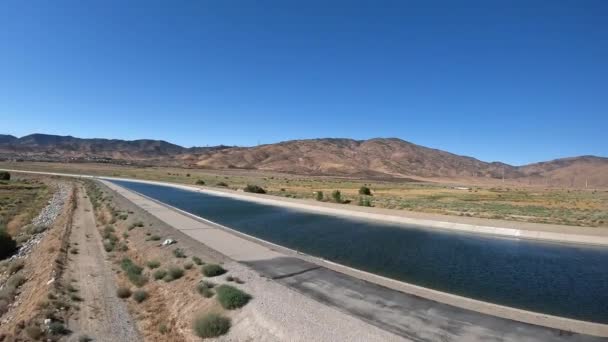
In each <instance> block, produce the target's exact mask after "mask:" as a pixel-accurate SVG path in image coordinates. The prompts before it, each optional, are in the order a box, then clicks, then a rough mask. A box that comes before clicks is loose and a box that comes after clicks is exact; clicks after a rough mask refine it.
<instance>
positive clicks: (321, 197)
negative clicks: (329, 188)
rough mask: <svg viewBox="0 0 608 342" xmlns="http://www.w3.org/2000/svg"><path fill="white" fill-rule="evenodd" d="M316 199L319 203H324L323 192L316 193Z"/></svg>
mask: <svg viewBox="0 0 608 342" xmlns="http://www.w3.org/2000/svg"><path fill="white" fill-rule="evenodd" d="M315 199H316V200H317V201H322V200H323V191H317V192H315Z"/></svg>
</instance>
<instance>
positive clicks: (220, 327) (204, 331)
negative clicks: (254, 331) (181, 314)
mask: <svg viewBox="0 0 608 342" xmlns="http://www.w3.org/2000/svg"><path fill="white" fill-rule="evenodd" d="M193 329H194V332H195V333H196V335H197V336H198V337H201V338H210V337H217V336H221V335H224V334H226V333H227V332H228V330H230V319H229V318H227V317H224V316H220V315H218V314H214V313H210V314H206V315H203V316H199V317H198V318H196V319H195V320H194V327H193Z"/></svg>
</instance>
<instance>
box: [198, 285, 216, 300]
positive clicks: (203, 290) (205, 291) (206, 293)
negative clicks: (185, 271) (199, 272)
mask: <svg viewBox="0 0 608 342" xmlns="http://www.w3.org/2000/svg"><path fill="white" fill-rule="evenodd" d="M214 287H215V284H214V283H211V282H208V281H202V282H200V283H198V285H196V290H197V291H198V293H200V295H201V296H203V297H205V298H211V297H213V291H212V290H211V289H212V288H214Z"/></svg>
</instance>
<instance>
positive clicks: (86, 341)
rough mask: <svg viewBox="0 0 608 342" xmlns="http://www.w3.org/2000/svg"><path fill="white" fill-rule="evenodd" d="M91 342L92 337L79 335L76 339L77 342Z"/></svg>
mask: <svg viewBox="0 0 608 342" xmlns="http://www.w3.org/2000/svg"><path fill="white" fill-rule="evenodd" d="M91 341H93V338H92V337H89V336H88V335H80V337H78V342H91Z"/></svg>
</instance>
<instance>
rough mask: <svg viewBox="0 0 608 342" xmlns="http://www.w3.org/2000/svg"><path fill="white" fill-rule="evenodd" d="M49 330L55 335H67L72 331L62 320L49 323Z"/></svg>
mask: <svg viewBox="0 0 608 342" xmlns="http://www.w3.org/2000/svg"><path fill="white" fill-rule="evenodd" d="M49 332H50V333H51V334H53V335H67V334H68V333H69V332H70V331H69V330H68V329H67V328H66V327H65V325H63V323H61V322H52V323H51V324H49Z"/></svg>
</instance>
